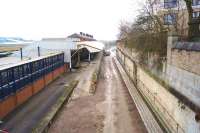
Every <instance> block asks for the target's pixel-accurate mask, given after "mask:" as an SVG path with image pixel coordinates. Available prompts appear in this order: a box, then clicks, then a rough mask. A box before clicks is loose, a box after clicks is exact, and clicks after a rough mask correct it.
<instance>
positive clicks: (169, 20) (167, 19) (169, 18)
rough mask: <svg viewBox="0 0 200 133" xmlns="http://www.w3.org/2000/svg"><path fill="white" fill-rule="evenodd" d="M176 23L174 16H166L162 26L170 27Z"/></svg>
mask: <svg viewBox="0 0 200 133" xmlns="http://www.w3.org/2000/svg"><path fill="white" fill-rule="evenodd" d="M175 23H176V14H166V15H164V24H165V25H172V24H175Z"/></svg>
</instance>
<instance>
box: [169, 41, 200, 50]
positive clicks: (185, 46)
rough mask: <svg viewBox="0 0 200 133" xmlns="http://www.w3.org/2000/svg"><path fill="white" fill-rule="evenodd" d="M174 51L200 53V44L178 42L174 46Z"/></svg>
mask: <svg viewBox="0 0 200 133" xmlns="http://www.w3.org/2000/svg"><path fill="white" fill-rule="evenodd" d="M172 49H179V50H186V51H200V42H178V43H176V44H175V45H174V46H172Z"/></svg>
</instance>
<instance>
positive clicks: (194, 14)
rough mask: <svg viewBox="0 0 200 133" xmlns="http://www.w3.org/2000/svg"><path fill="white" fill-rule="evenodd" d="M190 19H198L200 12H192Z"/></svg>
mask: <svg viewBox="0 0 200 133" xmlns="http://www.w3.org/2000/svg"><path fill="white" fill-rule="evenodd" d="M192 17H193V18H198V17H200V12H199V11H198V12H193V13H192Z"/></svg>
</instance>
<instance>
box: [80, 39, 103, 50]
mask: <svg viewBox="0 0 200 133" xmlns="http://www.w3.org/2000/svg"><path fill="white" fill-rule="evenodd" d="M77 47H78V48H79V49H81V48H86V49H88V51H89V52H90V53H96V52H100V51H102V50H103V49H104V44H103V43H101V42H98V41H84V42H78V43H77Z"/></svg>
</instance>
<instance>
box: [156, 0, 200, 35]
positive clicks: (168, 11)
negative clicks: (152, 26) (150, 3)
mask: <svg viewBox="0 0 200 133" xmlns="http://www.w3.org/2000/svg"><path fill="white" fill-rule="evenodd" d="M192 8H193V19H197V18H198V17H200V0H192ZM154 9H155V12H156V13H157V15H158V16H160V17H161V21H162V22H163V23H164V25H165V26H166V27H168V28H169V29H170V30H172V31H173V30H176V31H177V32H178V33H179V34H182V35H187V31H188V13H187V7H186V4H185V2H184V0H155V7H154Z"/></svg>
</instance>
